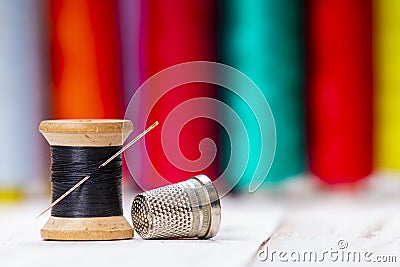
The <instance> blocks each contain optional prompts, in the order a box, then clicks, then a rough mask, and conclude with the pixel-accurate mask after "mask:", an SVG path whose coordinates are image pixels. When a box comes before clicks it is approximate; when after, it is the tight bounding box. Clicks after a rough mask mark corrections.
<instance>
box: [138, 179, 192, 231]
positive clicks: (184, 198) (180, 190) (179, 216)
mask: <svg viewBox="0 0 400 267" xmlns="http://www.w3.org/2000/svg"><path fill="white" fill-rule="evenodd" d="M132 214H134V215H135V216H132V220H133V225H134V228H135V230H136V232H137V233H138V234H139V235H140V236H141V237H143V238H174V237H188V236H189V234H190V232H191V229H192V227H193V226H192V223H193V215H192V207H191V203H190V199H189V196H188V194H187V192H186V191H185V188H184V187H183V186H182V185H180V184H175V185H169V186H165V187H161V188H157V189H154V190H151V191H148V192H144V193H142V194H140V195H138V196H137V197H136V198H135V199H134V201H133V204H132Z"/></svg>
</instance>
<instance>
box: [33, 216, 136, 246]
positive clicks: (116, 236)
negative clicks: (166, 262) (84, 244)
mask: <svg viewBox="0 0 400 267" xmlns="http://www.w3.org/2000/svg"><path fill="white" fill-rule="evenodd" d="M40 236H41V237H42V238H43V239H46V240H71V241H72V240H76V241H77V240H120V239H131V238H132V237H133V228H132V226H131V225H130V224H129V223H128V221H127V220H126V219H125V218H124V216H112V217H95V218H62V217H54V216H51V217H50V218H49V220H48V221H47V223H46V224H45V226H43V228H42V229H41V230H40Z"/></svg>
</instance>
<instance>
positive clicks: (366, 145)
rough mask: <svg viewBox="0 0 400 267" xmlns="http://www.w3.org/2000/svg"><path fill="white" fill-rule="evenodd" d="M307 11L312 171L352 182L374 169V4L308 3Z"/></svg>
mask: <svg viewBox="0 0 400 267" xmlns="http://www.w3.org/2000/svg"><path fill="white" fill-rule="evenodd" d="M308 13H309V14H308V16H307V17H308V31H309V35H308V47H309V53H308V55H309V58H308V63H309V79H308V87H309V95H308V101H309V104H308V107H309V140H308V143H309V154H310V167H311V171H312V172H313V173H314V174H315V175H316V176H317V177H319V178H320V179H321V180H322V181H324V182H326V183H328V184H337V183H351V182H355V181H357V180H360V179H362V178H365V177H366V176H368V175H369V174H370V173H371V171H372V147H373V140H372V123H373V113H372V112H373V110H372V93H373V79H372V2H371V0H351V1H348V0H311V1H309V5H308Z"/></svg>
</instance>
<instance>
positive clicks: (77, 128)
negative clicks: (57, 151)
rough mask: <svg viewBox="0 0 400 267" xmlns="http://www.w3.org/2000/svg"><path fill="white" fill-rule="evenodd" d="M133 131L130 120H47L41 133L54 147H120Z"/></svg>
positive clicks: (42, 123)
mask: <svg viewBox="0 0 400 267" xmlns="http://www.w3.org/2000/svg"><path fill="white" fill-rule="evenodd" d="M132 130H133V125H132V122H131V121H129V120H109V119H103V120H102V119H86V120H45V121H42V122H41V123H40V126H39V131H40V132H41V133H42V134H43V135H44V137H45V138H46V139H47V142H48V143H49V144H50V145H52V146H54V145H55V146H81V147H106V146H120V145H122V144H123V143H124V142H125V140H126V139H127V138H128V136H129V134H130V133H131V132H132Z"/></svg>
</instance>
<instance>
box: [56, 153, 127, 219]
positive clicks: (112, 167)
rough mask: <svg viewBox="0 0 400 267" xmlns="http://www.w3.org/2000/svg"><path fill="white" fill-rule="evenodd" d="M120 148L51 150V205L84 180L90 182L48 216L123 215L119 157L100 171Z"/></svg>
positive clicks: (65, 199) (120, 159) (120, 161)
mask: <svg viewBox="0 0 400 267" xmlns="http://www.w3.org/2000/svg"><path fill="white" fill-rule="evenodd" d="M121 148H122V147H121V146H114V147H70V146H51V156H52V163H51V171H52V174H51V182H52V200H53V201H55V200H56V199H57V198H59V197H60V196H61V195H63V194H64V193H65V192H66V191H67V190H68V189H70V188H71V187H72V186H74V185H75V184H76V183H78V182H79V181H80V180H81V179H83V178H84V177H85V176H87V175H91V177H90V179H89V180H87V181H86V182H85V183H83V184H82V185H81V186H80V187H78V188H77V189H75V191H73V192H72V193H71V194H70V195H68V196H67V197H65V198H64V199H63V200H62V201H61V202H59V203H58V204H57V205H55V206H54V207H53V208H52V210H51V215H52V216H56V217H71V218H88V217H109V216H119V215H122V194H121V178H122V157H121V155H119V156H118V157H116V158H115V159H114V160H112V161H111V162H110V163H109V164H107V165H106V166H104V167H102V168H99V166H100V164H102V163H103V162H104V161H106V160H107V159H108V158H110V157H111V156H112V155H114V154H115V153H116V152H117V151H119V150H120V149H121Z"/></svg>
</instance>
